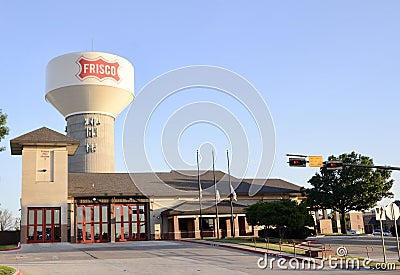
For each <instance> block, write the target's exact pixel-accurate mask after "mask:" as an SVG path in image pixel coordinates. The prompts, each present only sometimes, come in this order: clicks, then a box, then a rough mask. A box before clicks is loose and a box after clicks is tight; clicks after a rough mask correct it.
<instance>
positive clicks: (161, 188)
mask: <svg viewBox="0 0 400 275" xmlns="http://www.w3.org/2000/svg"><path fill="white" fill-rule="evenodd" d="M196 174H197V171H196ZM215 178H216V182H217V185H216V186H217V189H218V191H219V192H220V194H221V197H226V196H227V195H229V194H230V186H229V177H228V175H227V174H225V173H224V172H222V171H215ZM256 181H257V183H256V184H261V186H260V187H259V191H258V194H293V195H299V194H300V193H301V192H300V188H301V187H300V186H298V185H295V184H292V183H290V182H287V181H284V180H280V179H268V180H262V181H261V180H256ZM200 182H201V185H202V189H203V196H214V176H213V173H212V171H203V173H202V174H201V176H200ZM231 182H232V186H233V187H234V188H235V190H236V194H237V195H238V196H241V195H242V196H248V195H249V189H250V186H251V184H252V180H251V179H245V180H239V179H237V178H235V177H231ZM68 186H69V187H68V193H69V195H70V196H74V197H79V196H93V195H96V196H147V197H152V196H157V197H171V196H175V197H194V196H197V195H198V179H197V175H193V174H192V173H190V171H189V172H187V171H186V172H185V171H171V172H160V173H132V174H128V173H69V185H68ZM144 194H145V195H144Z"/></svg>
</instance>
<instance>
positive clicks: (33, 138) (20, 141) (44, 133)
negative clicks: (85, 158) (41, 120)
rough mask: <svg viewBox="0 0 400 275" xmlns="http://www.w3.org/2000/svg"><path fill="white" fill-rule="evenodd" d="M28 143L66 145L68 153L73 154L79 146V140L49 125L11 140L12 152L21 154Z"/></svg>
mask: <svg viewBox="0 0 400 275" xmlns="http://www.w3.org/2000/svg"><path fill="white" fill-rule="evenodd" d="M26 145H48V146H56V147H64V146H65V147H67V150H68V155H70V156H72V155H74V154H75V151H76V149H77V148H78V146H79V141H78V140H76V139H73V138H71V137H68V136H66V135H63V134H61V133H59V132H56V131H54V130H51V129H49V128H47V127H42V128H39V129H37V130H34V131H31V132H29V133H26V134H24V135H22V136H19V137H16V138H13V139H12V140H10V146H11V154H12V155H21V154H22V148H23V147H24V146H26Z"/></svg>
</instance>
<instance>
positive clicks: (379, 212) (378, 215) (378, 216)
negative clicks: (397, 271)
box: [375, 206, 386, 264]
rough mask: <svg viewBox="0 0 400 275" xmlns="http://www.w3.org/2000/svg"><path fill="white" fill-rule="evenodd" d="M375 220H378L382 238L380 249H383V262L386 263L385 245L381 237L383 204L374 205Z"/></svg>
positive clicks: (383, 213)
mask: <svg viewBox="0 0 400 275" xmlns="http://www.w3.org/2000/svg"><path fill="white" fill-rule="evenodd" d="M375 214H376V220H379V222H380V225H381V239H382V249H383V262H384V263H385V264H386V247H385V239H384V238H383V225H382V220H386V216H385V208H383V206H378V207H375Z"/></svg>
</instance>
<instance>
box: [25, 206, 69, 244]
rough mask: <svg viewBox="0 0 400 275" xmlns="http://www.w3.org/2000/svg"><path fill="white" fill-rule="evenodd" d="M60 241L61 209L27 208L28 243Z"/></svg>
mask: <svg viewBox="0 0 400 275" xmlns="http://www.w3.org/2000/svg"><path fill="white" fill-rule="evenodd" d="M60 241H61V208H59V207H45V208H39V207H29V208H28V240H27V242H28V243H39V242H40V243H45V242H60Z"/></svg>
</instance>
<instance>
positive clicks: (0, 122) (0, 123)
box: [0, 110, 9, 152]
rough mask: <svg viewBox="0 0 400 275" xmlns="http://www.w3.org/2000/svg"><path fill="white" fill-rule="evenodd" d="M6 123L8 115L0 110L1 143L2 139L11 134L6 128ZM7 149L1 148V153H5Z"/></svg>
mask: <svg viewBox="0 0 400 275" xmlns="http://www.w3.org/2000/svg"><path fill="white" fill-rule="evenodd" d="M6 122H7V115H6V114H4V113H3V112H2V111H1V110H0V142H1V140H2V139H4V137H5V136H6V135H8V132H9V129H8V127H7V126H6ZM5 149H6V148H5V147H0V152H2V151H4V150H5Z"/></svg>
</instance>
